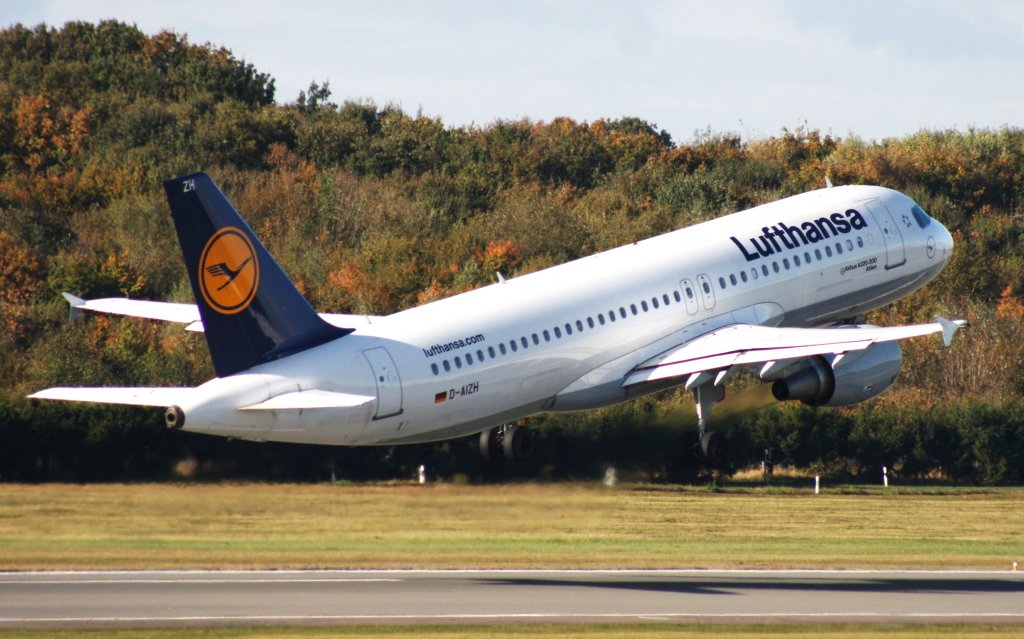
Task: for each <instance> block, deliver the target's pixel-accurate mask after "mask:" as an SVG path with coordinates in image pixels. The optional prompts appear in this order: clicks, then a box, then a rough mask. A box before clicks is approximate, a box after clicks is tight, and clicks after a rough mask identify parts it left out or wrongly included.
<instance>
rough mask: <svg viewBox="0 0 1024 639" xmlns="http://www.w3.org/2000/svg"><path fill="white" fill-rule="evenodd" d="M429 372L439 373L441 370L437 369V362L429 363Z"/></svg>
mask: <svg viewBox="0 0 1024 639" xmlns="http://www.w3.org/2000/svg"><path fill="white" fill-rule="evenodd" d="M430 372H432V373H433V374H434V375H437V374H438V373H440V372H441V371H439V370H438V369H437V364H431V365H430Z"/></svg>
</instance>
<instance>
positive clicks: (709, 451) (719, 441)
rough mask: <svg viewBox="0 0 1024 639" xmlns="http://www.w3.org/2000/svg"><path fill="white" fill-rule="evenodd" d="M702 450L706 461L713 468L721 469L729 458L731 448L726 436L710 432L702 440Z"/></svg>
mask: <svg viewBox="0 0 1024 639" xmlns="http://www.w3.org/2000/svg"><path fill="white" fill-rule="evenodd" d="M700 449H701V452H702V453H703V454H704V460H705V461H706V462H707V464H708V466H709V467H711V468H721V467H722V466H723V465H724V464H725V462H726V460H727V459H728V457H729V446H728V442H726V439H725V435H723V434H721V433H717V432H715V431H708V432H706V433H704V436H703V437H701V438H700Z"/></svg>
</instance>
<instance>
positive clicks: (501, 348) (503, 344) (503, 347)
mask: <svg viewBox="0 0 1024 639" xmlns="http://www.w3.org/2000/svg"><path fill="white" fill-rule="evenodd" d="M498 350H499V351H501V354H502V355H504V354H505V353H507V352H508V351H506V350H505V343H504V342H502V343H501V344H498Z"/></svg>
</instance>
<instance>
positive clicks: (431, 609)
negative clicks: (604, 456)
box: [0, 570, 1024, 629]
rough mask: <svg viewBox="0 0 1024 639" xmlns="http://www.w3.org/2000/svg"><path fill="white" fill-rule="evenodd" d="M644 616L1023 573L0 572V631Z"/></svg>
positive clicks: (935, 606)
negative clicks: (10, 629)
mask: <svg viewBox="0 0 1024 639" xmlns="http://www.w3.org/2000/svg"><path fill="white" fill-rule="evenodd" d="M638 621H668V622H694V623H707V622H715V621H721V622H745V623H759V622H794V621H795V622H800V621H813V622H856V623H871V622H884V623H893V622H896V623H902V622H930V623H947V622H950V623H952V622H956V623H999V622H1008V623H1024V572H874V571H864V572H861V571H838V572H837V571H521V570H516V571H301V572H295V571H245V572H228V571H223V572H222V571H217V572H202V571H180V572H32V573H0V629H4V628H92V627H122V626H123V627H140V626H216V625H251V624H257V625H259V624H274V625H298V624H346V623H358V624H402V623H404V624H419V623H432V624H433V623H524V622H548V623H558V622H604V623H608V622H628V623H635V622H638Z"/></svg>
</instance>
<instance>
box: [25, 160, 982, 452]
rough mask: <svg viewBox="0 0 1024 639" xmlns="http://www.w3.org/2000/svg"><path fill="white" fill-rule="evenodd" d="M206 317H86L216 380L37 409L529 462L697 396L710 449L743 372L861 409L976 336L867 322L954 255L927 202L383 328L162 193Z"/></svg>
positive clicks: (719, 237) (817, 219)
mask: <svg viewBox="0 0 1024 639" xmlns="http://www.w3.org/2000/svg"><path fill="white" fill-rule="evenodd" d="M164 188H165V190H166V192H167V199H168V201H169V204H170V209H171V215H172V217H173V219H174V225H175V228H176V230H177V234H178V239H179V241H180V243H181V248H182V252H183V254H184V259H185V264H186V266H187V269H188V275H189V278H190V280H191V284H192V290H193V293H194V294H195V300H196V304H195V305H189V304H173V303H165V302H149V301H136V300H128V299H102V300H92V301H85V300H81V299H78V298H75V297H73V296H70V295H68V296H67V297H68V299H69V301H71V303H72V306H74V307H76V308H78V309H84V310H92V311H98V312H105V313H115V314H121V315H130V316H137V317H147V318H151V319H160V320H169V321H176V322H183V323H186V324H188V328H189V329H191V330H199V331H205V335H206V340H207V344H208V345H209V349H210V355H211V357H212V360H213V366H214V369H215V370H216V373H217V377H216V378H214V379H212V380H210V381H208V382H206V383H205V384H203V385H201V386H199V387H196V388H50V389H48V390H44V391H41V392H39V393H36V394H34V395H32V396H31V397H34V398H38V399H58V400H71V401H81V402H99V403H111V404H132V405H141V406H159V407H165V408H166V412H165V417H166V423H167V426H168V427H170V428H175V429H184V430H188V431H194V432H198V433H208V434H211V435H222V436H226V437H238V438H243V439H250V440H261V441H281V442H303V443H315V444H344V445H385V444H386V445H390V444H405V443H416V442H429V441H437V440H443V439H449V438H454V437H460V436H464V435H470V434H473V433H481V440H480V442H481V450H482V451H483V452H484V453H485V455H489V456H498V455H502V454H503V455H505V456H507V457H509V458H517V457H521V456H523V455H524V454H525V453H526V452H527V450H528V448H529V442H530V436H529V431H528V430H527V429H525V428H524V427H523V426H522V424H521V423H519V422H520V420H523V419H524V418H526V417H528V416H530V415H533V414H535V413H538V412H542V411H575V410H583V409H588V408H595V407H599V406H606V405H610V404H615V403H617V402H622V401H626V400H628V399H632V398H635V397H639V396H642V395H645V394H648V393H651V392H654V391H657V390H660V389H664V388H669V387H673V386H680V385H681V386H684V387H685V388H686V389H687V390H690V391H692V392H693V395H694V398H695V401H696V404H697V414H698V422H699V423H698V428H699V433H700V440H699V441H700V444H701V450H700V451H699V452H701V453H703V455H704V456H705V457H706V458H707V460H708V462H709V463H710V464H711V465H717V464H720V463H721V462H722V461H723V460H724V458H725V455H726V445H725V440H724V438H723V437H722V436H721V435H720V434H718V433H715V432H713V431H708V430H706V425H707V419H708V414H709V412H710V410H711V407H712V406H713V405H714V404H715V403H716V402H718V401H719V400H721V399H722V398H723V397H724V386H723V385H724V384H725V383H726V381H727V380H728V379H729V378H730V377H731V376H732V375H733V374H735V373H736V372H738V371H741V370H742V371H747V372H749V373H751V374H752V375H755V376H757V377H758V378H760V379H761V380H764V381H770V382H772V383H773V386H772V390H773V392H774V395H775V397H776V398H778V399H779V400H801V401H803V402H805V403H807V404H810V405H813V406H844V405H848V404H853V403H856V402H860V401H863V400H866V399H868V398H871V397H874V396H875V395H877V394H879V393H881V392H882V391H883V390H885V389H886V388H887V387H888V386H889V385H891V384H892V383H893V381H894V380H895V379H896V376H897V374H898V373H899V369H900V361H901V356H900V347H899V344H898V340H900V339H903V338H908V337H913V336H919V335H926V334H929V333H941V334H942V336H943V338H944V341H945V343H946V345H947V346H948V345H949V342H950V340H951V339H952V337H953V334H954V333H955V332H956V330H957V329H958V328H959V327H960V326H961V325H962V324H963V323H962V322H960V321H949V320H945V319H943V318H937V320H936V322H935V323H932V324H918V325H911V326H900V327H889V328H882V327H876V326H869V325H864V324H862V323H860V322H862V319H860V318H862V317H863V315H864V314H865V313H866V312H868V311H870V310H872V309H875V308H878V307H880V306H882V305H884V304H887V303H889V302H892V301H893V300H896V299H899V298H901V297H903V296H905V295H907V294H909V293H911V292H913V291H915V290H917V289H919V288H920V287H922V286H923V285H924V284H925V283H926V282H928V281H929V280H931V279H932V278H933V277H935V275H936V274H937V273H938V272H939V271H940V270H941V269H942V267H943V266H944V265H945V264H946V262H947V261H948V260H949V257H950V254H951V252H952V250H953V240H952V237H951V236H950V234H949V232H948V231H947V230H946V228H945V227H943V226H942V224H940V223H939V222H937V221H936V220H933V219H931V218H930V217H929V216H928V215H927V214H926V213H925V212H924V211H923V210H922V209H921V208H920V207H919V206H918V205H917V204H915V203H914V202H913V201H912V200H911V199H910V198H908V197H906V196H905V195H902V194H901V193H898V192H896V191H893V190H890V189H886V188H881V187H875V186H844V187H836V188H826V189H821V190H817V191H812V192H809V193H804V194H801V195H796V196H794V197H790V198H786V199H784V200H780V201H777V202H773V203H771V204H766V205H763V206H758V207H756V208H753V209H750V210H747V211H743V212H740V213H735V214H732V215H728V216H725V217H722V218H719V219H716V220H712V221H710V222H705V223H703V224H698V225H696V226H692V227H689V228H685V229H682V230H678V231H674V232H671V233H667V234H665V235H661V236H658V237H654V238H651V239H648V240H644V241H641V242H636V243H634V244H631V245H628V246H623V247H621V248H617V249H614V250H610V251H607V252H604V253H600V254H597V255H593V256H591V257H586V258H583V259H580V260H576V261H574V262H570V263H567V264H563V265H560V266H555V267H553V268H549V269H547V270H544V271H539V272H536V273H531V274H528V275H523V276H521V277H516V278H513V279H508V280H505V279H504V278H502V277H501V276H500V274H499V275H498V278H497V279H498V281H497V283H495V284H492V285H490V286H487V287H484V288H481V289H478V290H474V291H470V292H468V293H463V294H461V295H456V296H453V297H450V298H447V299H444V300H440V301H437V302H432V303H430V304H425V305H423V306H419V307H416V308H412V309H409V310H405V311H402V312H399V313H395V314H393V315H388V316H386V317H367V316H352V315H328V314H324V315H319V314H317V313H316V312H315V311H314V310H313V309H312V307H311V306H310V304H309V303H308V302H307V301H306V300H305V299H304V298H303V297H302V295H301V294H300V293H299V292H298V290H297V289H296V288H295V286H294V285H293V284H292V282H291V281H290V280H289V279H288V277H287V276H286V275H285V273H284V272H283V271H282V269H281V267H280V266H279V265H278V264H277V262H275V260H274V259H273V258H272V257H271V256H270V254H269V253H268V252H267V250H266V248H265V247H264V246H263V244H262V243H261V242H260V241H259V239H257V237H256V236H255V235H254V234H253V232H252V230H251V229H250V228H249V226H248V225H247V224H246V223H245V222H244V221H243V220H242V218H241V216H240V215H239V214H238V212H237V211H236V210H235V209H234V207H233V206H232V205H231V203H230V202H229V201H228V199H227V198H226V197H225V196H224V194H223V193H222V192H221V191H220V189H219V188H218V187H217V186H216V185H215V184H214V182H213V181H212V180H211V179H210V178H209V177H208V176H207V175H205V174H203V173H196V174H192V175H187V176H184V177H179V178H175V179H173V180H169V181H167V182H165V183H164Z"/></svg>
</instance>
